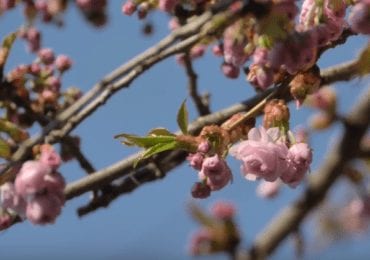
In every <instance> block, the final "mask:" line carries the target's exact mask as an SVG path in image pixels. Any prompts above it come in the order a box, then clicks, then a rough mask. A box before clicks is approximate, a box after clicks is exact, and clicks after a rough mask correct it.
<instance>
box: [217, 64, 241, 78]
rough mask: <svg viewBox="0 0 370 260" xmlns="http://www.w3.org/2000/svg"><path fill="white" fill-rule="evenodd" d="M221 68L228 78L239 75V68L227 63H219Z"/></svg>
mask: <svg viewBox="0 0 370 260" xmlns="http://www.w3.org/2000/svg"><path fill="white" fill-rule="evenodd" d="M221 70H222V73H223V74H224V75H225V76H226V77H228V78H230V79H236V78H238V77H239V74H240V69H239V68H238V67H236V66H234V65H232V64H229V63H223V64H222V65H221Z"/></svg>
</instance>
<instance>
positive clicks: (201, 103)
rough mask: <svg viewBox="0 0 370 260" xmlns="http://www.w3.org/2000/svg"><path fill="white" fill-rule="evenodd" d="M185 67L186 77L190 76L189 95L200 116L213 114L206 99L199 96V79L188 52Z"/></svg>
mask: <svg viewBox="0 0 370 260" xmlns="http://www.w3.org/2000/svg"><path fill="white" fill-rule="evenodd" d="M184 65H185V70H186V75H187V76H188V82H189V83H188V89H189V95H190V96H191V98H192V99H193V102H194V104H195V106H196V108H197V110H198V113H199V115H200V116H205V115H208V114H210V113H211V111H210V110H209V104H208V101H207V102H205V101H206V100H205V98H204V97H202V96H201V95H199V93H198V87H197V78H198V75H197V74H196V73H195V71H194V68H193V64H192V61H191V58H190V54H189V52H188V51H187V52H186V53H185V54H184Z"/></svg>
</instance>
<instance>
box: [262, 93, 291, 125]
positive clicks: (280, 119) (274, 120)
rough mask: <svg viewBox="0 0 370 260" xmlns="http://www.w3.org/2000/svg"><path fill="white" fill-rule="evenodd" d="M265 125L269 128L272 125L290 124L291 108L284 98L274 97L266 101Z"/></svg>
mask: <svg viewBox="0 0 370 260" xmlns="http://www.w3.org/2000/svg"><path fill="white" fill-rule="evenodd" d="M263 112H264V117H263V126H264V127H265V128H266V129H268V128H272V127H281V126H284V127H288V126H289V118H290V113H289V108H288V106H287V105H286V103H285V101H284V100H282V99H273V100H270V101H268V102H267V103H266V105H265V108H264V109H263Z"/></svg>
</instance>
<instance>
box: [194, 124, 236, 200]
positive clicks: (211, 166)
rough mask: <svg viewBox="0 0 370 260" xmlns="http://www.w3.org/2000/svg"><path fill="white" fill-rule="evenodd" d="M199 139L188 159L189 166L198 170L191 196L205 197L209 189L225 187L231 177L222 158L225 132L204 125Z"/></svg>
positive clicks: (218, 128) (226, 141)
mask: <svg viewBox="0 0 370 260" xmlns="http://www.w3.org/2000/svg"><path fill="white" fill-rule="evenodd" d="M200 137H201V140H203V141H201V142H200V143H199V145H198V148H197V151H196V152H195V153H190V154H189V156H188V158H187V159H188V161H189V164H190V166H192V167H193V168H194V169H195V170H197V171H198V177H199V180H200V182H197V183H195V184H194V186H193V188H192V192H191V194H192V196H193V197H194V198H206V197H208V196H209V195H210V193H211V191H217V190H220V189H222V188H223V187H225V186H226V185H227V184H228V183H229V182H230V181H231V179H232V174H231V170H230V168H229V166H228V165H227V163H226V161H225V159H224V158H223V153H222V151H225V149H226V145H227V143H228V140H227V137H228V135H227V132H226V131H224V130H223V129H222V128H220V127H217V126H210V127H205V128H204V129H203V131H202V133H201V135H200Z"/></svg>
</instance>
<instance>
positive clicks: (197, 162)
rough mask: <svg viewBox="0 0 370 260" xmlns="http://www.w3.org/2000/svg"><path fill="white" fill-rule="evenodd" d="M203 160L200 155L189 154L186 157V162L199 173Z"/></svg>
mask: <svg viewBox="0 0 370 260" xmlns="http://www.w3.org/2000/svg"><path fill="white" fill-rule="evenodd" d="M203 158H204V156H203V154H201V153H191V154H189V155H188V157H187V160H188V161H189V164H190V166H191V167H193V168H194V169H195V170H198V171H199V170H200V169H202V164H203Z"/></svg>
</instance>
